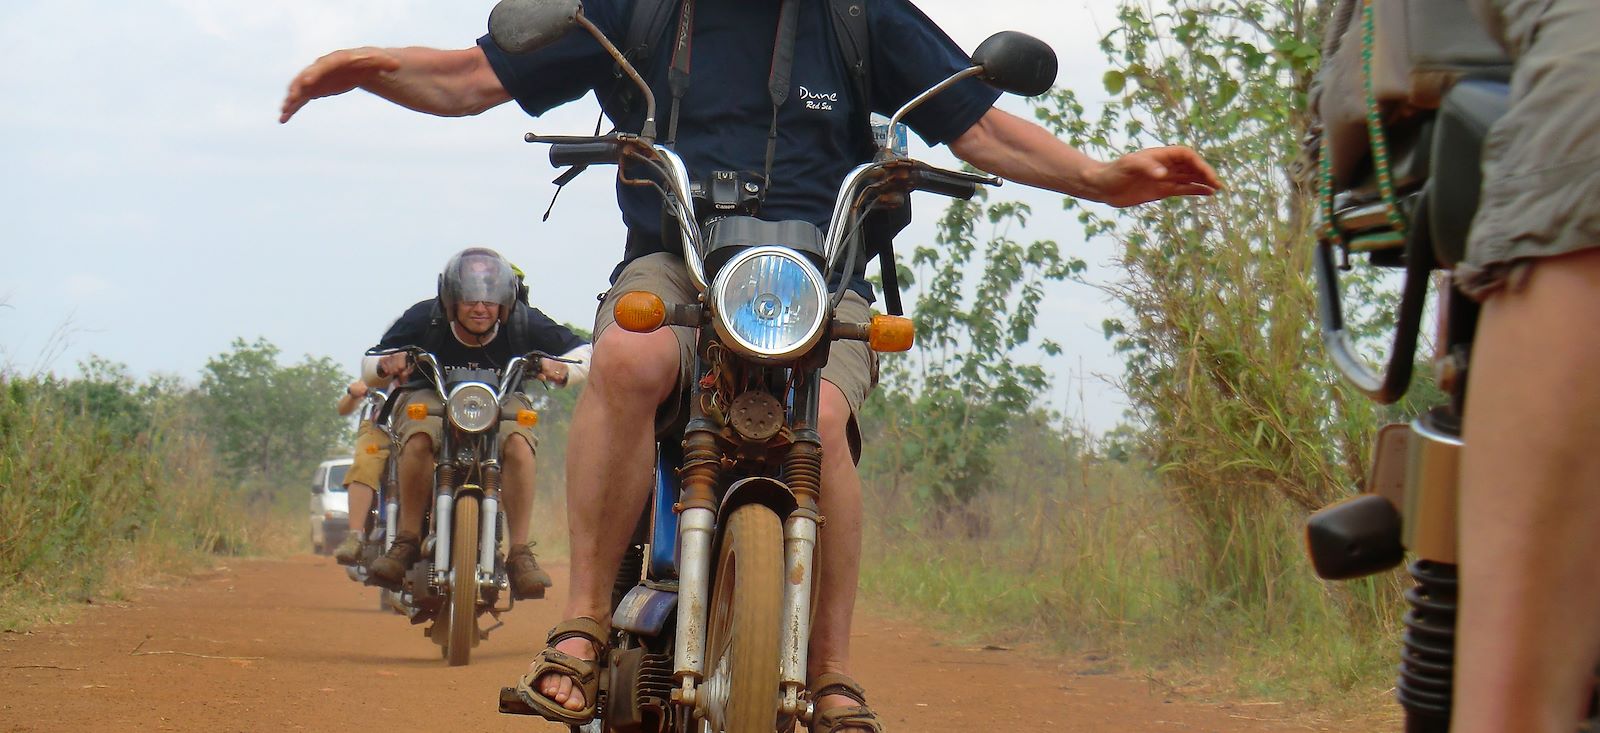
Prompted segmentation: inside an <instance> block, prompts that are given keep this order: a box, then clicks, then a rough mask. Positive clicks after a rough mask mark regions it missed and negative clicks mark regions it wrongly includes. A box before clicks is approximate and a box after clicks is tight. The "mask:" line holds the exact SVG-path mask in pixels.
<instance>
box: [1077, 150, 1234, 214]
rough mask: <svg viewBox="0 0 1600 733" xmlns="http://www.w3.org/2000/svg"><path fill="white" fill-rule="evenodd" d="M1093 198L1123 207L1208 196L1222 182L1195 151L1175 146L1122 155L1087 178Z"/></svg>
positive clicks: (1220, 185) (1215, 190)
mask: <svg viewBox="0 0 1600 733" xmlns="http://www.w3.org/2000/svg"><path fill="white" fill-rule="evenodd" d="M1088 181H1089V185H1090V187H1091V189H1092V190H1093V191H1094V192H1095V195H1094V196H1092V198H1094V199H1095V200H1097V201H1102V202H1105V203H1108V204H1111V205H1112V206H1115V207H1118V208H1122V207H1126V206H1134V205H1137V204H1143V203H1147V202H1150V201H1159V200H1161V199H1164V198H1168V197H1171V196H1210V195H1211V194H1213V193H1216V192H1217V190H1218V189H1220V188H1222V180H1221V179H1219V178H1217V172H1216V171H1214V170H1212V169H1211V165H1210V164H1208V163H1206V161H1205V159H1204V158H1201V157H1200V155H1199V154H1198V153H1196V152H1195V151H1193V150H1191V149H1189V148H1186V147H1183V146H1181V145H1174V146H1169V147H1164V148H1146V149H1144V150H1139V151H1136V152H1132V153H1129V154H1127V155H1124V156H1122V157H1120V158H1117V159H1116V160H1113V161H1111V162H1110V163H1107V164H1105V165H1103V166H1101V167H1099V168H1097V169H1095V170H1094V171H1093V172H1091V173H1090V174H1089V175H1088Z"/></svg>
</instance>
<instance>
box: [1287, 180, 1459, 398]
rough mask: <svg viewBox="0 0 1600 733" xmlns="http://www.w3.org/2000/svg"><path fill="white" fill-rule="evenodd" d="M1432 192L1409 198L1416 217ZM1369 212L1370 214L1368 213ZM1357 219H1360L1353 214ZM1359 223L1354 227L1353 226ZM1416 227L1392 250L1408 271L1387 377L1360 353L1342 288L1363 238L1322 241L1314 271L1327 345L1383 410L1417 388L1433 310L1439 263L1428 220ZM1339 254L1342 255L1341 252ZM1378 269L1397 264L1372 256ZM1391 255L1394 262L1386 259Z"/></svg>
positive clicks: (1382, 256) (1380, 253) (1353, 381)
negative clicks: (1420, 343) (1428, 312)
mask: <svg viewBox="0 0 1600 733" xmlns="http://www.w3.org/2000/svg"><path fill="white" fill-rule="evenodd" d="M1427 197H1428V190H1427V186H1426V185H1424V186H1423V188H1422V190H1421V191H1418V192H1417V193H1415V194H1413V195H1412V196H1408V197H1407V200H1408V203H1410V204H1411V205H1410V206H1408V207H1407V208H1410V209H1411V210H1412V211H1426V210H1427ZM1346 211H1349V209H1346ZM1362 211H1364V209H1363V210H1362ZM1343 213H1344V212H1343V211H1341V212H1340V214H1338V215H1336V219H1337V220H1336V222H1335V226H1336V227H1339V228H1340V229H1341V231H1342V230H1343V227H1342V221H1339V220H1343V219H1344V217H1343V216H1342V214H1343ZM1351 213H1352V215H1354V214H1356V213H1358V212H1355V211H1352V212H1351ZM1352 223H1353V221H1352ZM1410 223H1411V226H1410V228H1409V230H1408V231H1407V232H1406V237H1405V242H1404V245H1403V247H1401V248H1397V249H1393V250H1390V252H1395V253H1398V254H1399V262H1398V263H1395V264H1399V265H1403V266H1404V268H1405V284H1404V285H1403V286H1402V290H1401V295H1400V305H1399V308H1398V309H1397V311H1396V314H1395V316H1396V318H1395V332H1394V340H1393V342H1392V343H1391V345H1390V349H1389V358H1388V363H1387V364H1385V365H1384V367H1383V371H1382V373H1381V374H1380V373H1378V372H1376V371H1374V370H1373V369H1372V368H1371V367H1369V366H1367V362H1366V361H1365V359H1364V358H1363V357H1362V356H1361V355H1359V354H1358V353H1356V349H1355V346H1354V344H1352V342H1351V339H1350V334H1349V329H1348V327H1347V325H1346V323H1345V313H1344V298H1343V291H1342V290H1341V288H1340V287H1339V270H1348V269H1349V268H1350V266H1349V256H1350V252H1351V251H1361V250H1360V249H1359V247H1358V245H1357V244H1356V242H1359V241H1360V239H1359V235H1357V236H1356V237H1354V238H1350V239H1348V240H1347V241H1348V242H1350V243H1349V244H1342V243H1339V242H1334V241H1329V240H1326V239H1321V240H1319V241H1318V242H1317V251H1316V256H1315V257H1314V258H1313V260H1312V269H1313V272H1314V273H1315V274H1316V279H1317V307H1318V314H1319V316H1320V318H1319V321H1320V323H1321V326H1322V343H1323V345H1324V346H1325V347H1326V348H1327V350H1328V355H1329V356H1330V357H1331V358H1332V360H1333V364H1334V366H1335V367H1336V368H1338V370H1339V372H1340V373H1342V374H1343V375H1344V377H1345V379H1347V380H1349V381H1350V383H1351V384H1352V385H1354V386H1355V388H1356V389H1357V390H1359V391H1360V392H1361V393H1362V394H1365V395H1366V396H1367V397H1368V398H1370V399H1372V400H1373V401H1375V402H1378V403H1379V404H1385V405H1387V404H1392V403H1394V402H1397V401H1399V399H1400V398H1401V397H1404V396H1405V394H1406V390H1407V389H1408V388H1409V387H1410V385H1411V374H1412V370H1413V367H1414V362H1415V361H1416V354H1417V338H1418V335H1419V334H1420V332H1421V327H1422V313H1423V310H1424V307H1425V306H1426V304H1427V295H1428V279H1429V274H1430V273H1431V272H1432V271H1433V269H1434V267H1435V265H1436V262H1435V259H1434V255H1433V245H1432V242H1431V239H1430V236H1429V232H1428V217H1426V216H1413V217H1410ZM1335 250H1338V251H1337V252H1336V251H1335ZM1371 254H1372V259H1373V260H1374V264H1379V265H1382V264H1390V263H1393V262H1394V261H1393V259H1391V258H1392V257H1393V255H1389V252H1383V251H1378V252H1372V253H1371ZM1385 255H1389V257H1385Z"/></svg>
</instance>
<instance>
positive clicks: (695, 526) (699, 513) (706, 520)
mask: <svg viewBox="0 0 1600 733" xmlns="http://www.w3.org/2000/svg"><path fill="white" fill-rule="evenodd" d="M716 524H717V517H716V514H715V513H714V512H712V511H711V510H710V509H706V508H703V507H691V508H688V509H685V510H683V514H682V515H681V516H680V518H679V525H678V553H679V559H678V633H677V638H676V639H675V640H674V642H673V650H672V651H673V654H672V657H673V659H674V660H676V662H677V668H676V669H674V670H673V676H675V677H678V678H680V679H681V678H684V677H693V678H696V679H700V678H703V676H704V673H705V654H706V619H707V618H708V614H707V608H708V606H709V603H710V600H709V599H708V598H707V596H708V595H709V592H710V591H709V590H708V587H709V585H710V583H709V581H710V577H711V534H712V532H713V531H714V530H715V528H716Z"/></svg>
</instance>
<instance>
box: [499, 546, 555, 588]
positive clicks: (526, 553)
mask: <svg viewBox="0 0 1600 733" xmlns="http://www.w3.org/2000/svg"><path fill="white" fill-rule="evenodd" d="M533 545H534V543H532V542H529V543H528V544H526V545H516V546H514V547H512V548H511V552H509V553H507V554H506V575H509V576H510V577H511V597H512V598H515V599H517V600H519V601H525V600H531V599H537V598H543V597H544V589H545V588H549V587H551V586H553V585H555V583H554V582H552V581H551V580H550V574H549V573H547V572H545V571H544V568H541V567H539V558H537V557H534V555H533Z"/></svg>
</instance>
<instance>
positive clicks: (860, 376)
mask: <svg viewBox="0 0 1600 733" xmlns="http://www.w3.org/2000/svg"><path fill="white" fill-rule="evenodd" d="M636 290H640V291H645V292H649V293H655V294H656V295H658V296H660V297H661V300H662V301H664V302H666V303H667V304H668V305H674V304H677V305H683V304H689V303H694V302H696V301H697V299H698V298H697V294H696V293H695V290H694V283H693V281H691V280H690V279H689V271H688V269H687V268H686V267H685V266H684V264H683V258H682V257H680V256H678V255H675V254H668V253H665V252H657V253H655V254H649V255H645V256H643V257H640V258H639V259H636V260H634V261H632V262H630V263H628V266H627V267H625V268H623V270H622V272H621V273H620V274H618V275H617V281H616V283H615V284H613V285H612V286H611V289H610V290H609V291H607V292H606V294H605V295H604V296H602V298H601V300H600V307H599V308H598V309H597V310H596V312H595V317H594V342H595V344H596V347H597V348H598V347H599V344H600V334H602V333H604V332H605V330H606V329H607V328H609V327H611V325H612V324H614V323H616V320H617V319H616V316H615V315H614V314H613V312H612V304H613V299H614V298H615V297H617V296H619V295H622V294H623V293H627V292H632V291H636ZM838 316H839V317H840V318H842V319H844V320H847V321H856V322H861V323H865V322H866V321H867V320H869V319H870V318H871V317H872V310H871V308H870V307H869V306H868V304H867V300H866V298H863V297H861V294H859V293H856V292H854V291H849V292H846V293H845V295H844V299H843V300H841V301H840V302H839V310H838ZM671 328H672V333H673V335H674V336H676V337H677V340H678V389H677V393H678V394H679V395H681V394H682V393H683V392H685V391H687V390H688V388H689V384H690V382H692V381H693V380H694V359H695V355H694V350H695V329H692V328H686V327H683V326H672V327H671ZM822 378H823V379H824V380H826V381H828V382H832V383H833V385H834V386H835V387H838V388H839V391H840V392H842V393H844V399H845V401H846V402H848V403H850V424H849V427H848V431H849V434H850V443H851V445H850V450H851V452H852V453H854V454H855V456H856V459H857V460H860V457H861V430H860V427H859V426H858V425H857V424H856V416H857V415H859V414H860V413H861V405H862V403H864V402H866V400H867V395H868V394H869V393H871V392H872V388H873V387H875V386H877V384H878V355H877V354H876V353H874V352H873V351H872V350H871V349H869V348H867V345H866V344H865V343H862V342H860V341H835V342H834V343H833V345H832V346H831V347H830V350H829V352H828V364H827V366H824V367H823V368H822ZM681 403H682V400H681V399H679V398H677V397H674V398H671V399H668V400H667V401H666V402H665V403H663V404H662V405H661V406H660V408H658V409H657V410H656V433H657V434H658V435H661V434H664V433H665V432H666V431H668V430H670V429H672V428H673V427H674V423H676V422H677V421H678V420H679V418H680V415H679V414H678V413H679V407H680V404H681Z"/></svg>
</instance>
